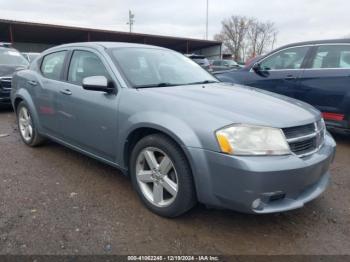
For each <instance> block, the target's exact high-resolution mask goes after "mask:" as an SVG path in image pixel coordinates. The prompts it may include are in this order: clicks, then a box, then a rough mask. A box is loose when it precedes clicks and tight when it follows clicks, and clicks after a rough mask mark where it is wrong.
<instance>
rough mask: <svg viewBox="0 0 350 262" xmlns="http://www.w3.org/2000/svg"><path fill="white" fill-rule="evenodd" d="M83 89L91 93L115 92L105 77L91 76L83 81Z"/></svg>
mask: <svg viewBox="0 0 350 262" xmlns="http://www.w3.org/2000/svg"><path fill="white" fill-rule="evenodd" d="M83 88H84V89H86V90H90V91H100V92H106V93H110V92H112V91H113V90H114V88H113V86H112V85H111V83H109V82H108V79H107V78H106V77H105V76H89V77H85V78H84V79H83Z"/></svg>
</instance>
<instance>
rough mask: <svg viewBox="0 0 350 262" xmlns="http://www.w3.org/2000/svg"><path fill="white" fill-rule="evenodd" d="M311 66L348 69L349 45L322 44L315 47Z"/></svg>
mask: <svg viewBox="0 0 350 262" xmlns="http://www.w3.org/2000/svg"><path fill="white" fill-rule="evenodd" d="M312 68H314V69H321V68H349V69H350V45H329V46H327V45H324V46H319V47H317V51H316V55H315V58H314V60H313V62H312Z"/></svg>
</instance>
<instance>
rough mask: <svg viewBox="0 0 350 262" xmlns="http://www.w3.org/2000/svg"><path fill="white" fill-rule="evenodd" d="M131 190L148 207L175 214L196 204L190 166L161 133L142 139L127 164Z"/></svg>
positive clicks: (167, 214)
mask: <svg viewBox="0 0 350 262" xmlns="http://www.w3.org/2000/svg"><path fill="white" fill-rule="evenodd" d="M129 169H130V174H131V180H132V184H133V187H134V189H135V190H136V192H137V193H138V195H139V197H140V199H141V200H142V202H143V203H144V204H145V205H146V207H147V208H148V209H150V210H151V211H152V212H154V213H156V214H157V215H160V216H164V217H176V216H179V215H182V214H183V213H185V212H187V211H188V210H190V209H191V208H192V207H193V206H194V205H195V204H196V202H197V201H196V195H195V187H194V183H193V177H192V172H191V168H190V166H189V164H188V161H187V159H186V157H185V155H184V153H183V152H182V150H181V149H180V147H179V146H178V145H177V144H176V143H175V142H174V141H172V140H171V139H169V138H168V137H166V136H165V135H162V134H154V135H149V136H146V137H144V138H142V139H141V140H140V141H139V142H138V143H137V144H136V145H135V147H134V148H133V150H132V153H131V158H130V164H129Z"/></svg>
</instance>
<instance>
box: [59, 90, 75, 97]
mask: <svg viewBox="0 0 350 262" xmlns="http://www.w3.org/2000/svg"><path fill="white" fill-rule="evenodd" d="M60 92H61V94H64V95H67V96H70V95H71V94H72V91H70V90H69V89H62V90H61V91H60Z"/></svg>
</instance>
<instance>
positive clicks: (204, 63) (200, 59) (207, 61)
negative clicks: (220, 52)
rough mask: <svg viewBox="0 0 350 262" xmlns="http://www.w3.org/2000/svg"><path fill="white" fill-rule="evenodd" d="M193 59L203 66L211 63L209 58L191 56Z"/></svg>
mask: <svg viewBox="0 0 350 262" xmlns="http://www.w3.org/2000/svg"><path fill="white" fill-rule="evenodd" d="M191 59H192V60H193V61H195V62H196V63H197V64H199V65H202V66H207V65H210V63H209V60H208V59H206V58H197V57H191Z"/></svg>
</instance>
